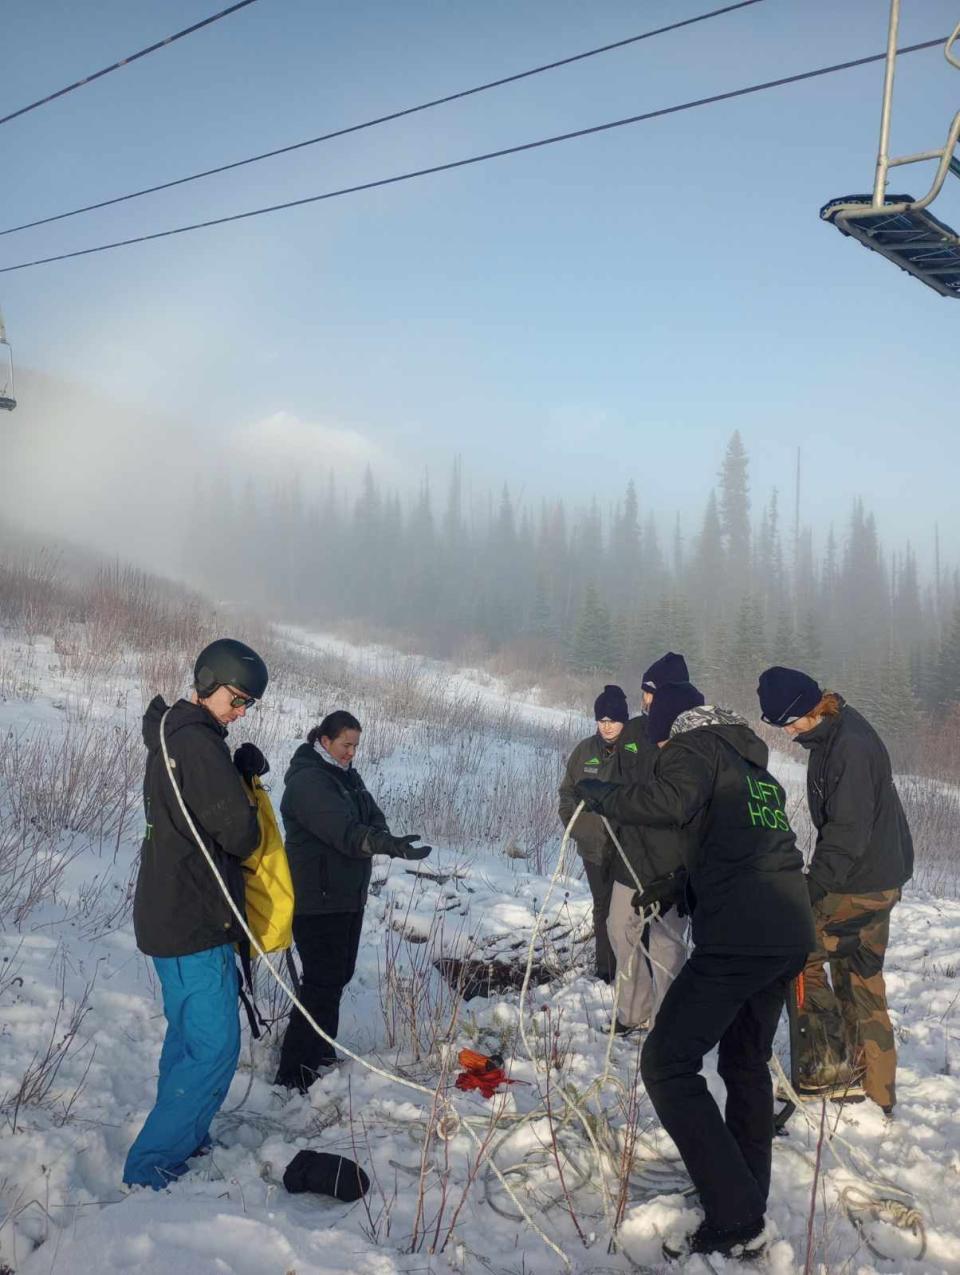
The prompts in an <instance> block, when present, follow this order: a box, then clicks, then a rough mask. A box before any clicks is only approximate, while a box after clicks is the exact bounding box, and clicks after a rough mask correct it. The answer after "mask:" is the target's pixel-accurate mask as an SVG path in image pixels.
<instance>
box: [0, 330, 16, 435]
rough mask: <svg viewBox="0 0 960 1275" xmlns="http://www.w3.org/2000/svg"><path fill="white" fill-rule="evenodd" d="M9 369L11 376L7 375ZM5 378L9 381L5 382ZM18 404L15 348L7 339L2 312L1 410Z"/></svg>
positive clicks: (0, 332) (12, 407) (0, 341)
mask: <svg viewBox="0 0 960 1275" xmlns="http://www.w3.org/2000/svg"><path fill="white" fill-rule="evenodd" d="M5 371H9V377H5ZM4 380H6V381H7V383H6V384H4ZM16 405H17V398H16V393H15V391H14V385H13V350H12V348H11V346H10V342H9V341H8V340H7V332H6V328H5V327H4V326H3V315H2V314H0V412H12V411H13V409H14V408H15V407H16Z"/></svg>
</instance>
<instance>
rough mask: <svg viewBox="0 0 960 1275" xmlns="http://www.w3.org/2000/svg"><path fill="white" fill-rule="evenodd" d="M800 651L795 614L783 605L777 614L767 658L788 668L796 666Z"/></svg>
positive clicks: (770, 661)
mask: <svg viewBox="0 0 960 1275" xmlns="http://www.w3.org/2000/svg"><path fill="white" fill-rule="evenodd" d="M798 651H799V646H798V642H797V636H796V633H795V632H794V628H793V616H792V615H791V614H790V611H789V609H788V608H787V607H781V608H780V611H779V613H778V615H777V625H776V629H775V631H774V635H773V642H772V643H771V644H770V648H769V652H768V655H767V659H768V661H769V663H770V664H783V665H786V667H787V668H796V666H797V664H798V662H799V659H800V656H799V653H798Z"/></svg>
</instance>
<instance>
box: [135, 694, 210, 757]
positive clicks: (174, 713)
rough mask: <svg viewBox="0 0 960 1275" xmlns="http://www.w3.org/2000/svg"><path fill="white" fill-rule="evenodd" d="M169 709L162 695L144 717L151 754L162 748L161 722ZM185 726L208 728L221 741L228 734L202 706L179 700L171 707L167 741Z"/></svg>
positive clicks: (149, 706) (144, 734)
mask: <svg viewBox="0 0 960 1275" xmlns="http://www.w3.org/2000/svg"><path fill="white" fill-rule="evenodd" d="M168 707H170V706H169V705H168V704H167V702H166V700H165V699H164V698H163V696H162V695H156V696H155V697H154V698H153V699H152V700H151V701H150V703H149V704H148V705H147V711H146V712H145V713H144V715H143V742H144V743H145V744H146V746H147V748H148V749H149V750H150V752H156V751H157V750H158V749H159V748H160V722H161V720H162V719H163V715H164V713H165V712H166V711H167V708H168ZM184 726H206V727H207V728H208V729H209V730H214V731H216V732H217V734H218V735H219V736H220V737H221V739H224V738H226V734H227V728H226V726H221V725H220V723H219V722H218V721H217V719H216V718H215V717H214V716H213V714H212V713H208V712H207V710H206V709H205V708H204V707H203V705H202V704H191V703H190V701H189V700H186V699H178V700H177V702H176V703H175V704H174V705H173V706H172V707H170V716H169V717H168V718H167V724H166V726H165V727H164V733H165V734H166V737H167V739H168V740H169V739H170V737H171V735H174V734H176V732H177V731H178V730H182V729H183V727H184Z"/></svg>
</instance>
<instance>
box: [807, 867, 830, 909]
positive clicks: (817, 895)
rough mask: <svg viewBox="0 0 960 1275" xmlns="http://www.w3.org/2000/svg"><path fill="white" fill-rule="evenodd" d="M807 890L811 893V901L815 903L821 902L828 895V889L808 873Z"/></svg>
mask: <svg viewBox="0 0 960 1275" xmlns="http://www.w3.org/2000/svg"><path fill="white" fill-rule="evenodd" d="M807 892H808V894H809V895H810V902H811V904H813V905H816V904H817V903H819V902H820V900H821V899H823V898H825V897H826V895H827V891H826V890H825V889H824V888H823V886H822V885H818V884H817V883H816V881H814V879H813V877H812V876H810V875H809V874H808V875H807Z"/></svg>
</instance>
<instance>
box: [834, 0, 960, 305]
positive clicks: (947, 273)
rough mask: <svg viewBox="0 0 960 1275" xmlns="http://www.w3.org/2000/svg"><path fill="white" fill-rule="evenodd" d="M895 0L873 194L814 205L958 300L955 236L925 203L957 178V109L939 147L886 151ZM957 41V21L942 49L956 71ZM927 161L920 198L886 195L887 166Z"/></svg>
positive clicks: (959, 62)
mask: <svg viewBox="0 0 960 1275" xmlns="http://www.w3.org/2000/svg"><path fill="white" fill-rule="evenodd" d="M900 2H901V0H890V22H889V28H888V33H887V63H886V72H885V75H884V81H883V108H882V112H881V117H880V146H879V150H878V153H877V167H876V177H875V180H874V185H873V194H872V195H847V196H845V197H844V198H842V199H832V200H831V201H830V202H829V203H828V204H824V206H823V207H822V208H821V209H820V216H821V217H822V218H823V220H824V221H828V222H831V223H832V224H833V225H834V226H836V227H837V229H838V230H839V231H841V232H842V233H843V234H845V235H849V236H850V238H852V239H857V240H859V242H860V243H862V244H863V245H864V246H865V247H867V248H870V249H871V250H872V251H873V252H879V253H880V254H881V255H882V256H884V257H886V258H888V260H890V261H892V262H894V264H895V265H898V266H899V267H900V269H901V270H906V271H907V273H908V274H912V275H913V276H914V277H915V278H917V279H919V280H920V281H921V282H922V283H925V284H926V285H927V287H929V288H933V290H934V291H935V292H939V293H940V295H941V296H944V297H957V298H960V234H958V233H957V232H956V231H955V230H953V229H952V228H951V227H950V226H948V225H947V224H946V223H945V222H942V221H941V220H940V219H939V218H938V217H934V215H933V214H932V213H931V212H930V211H929V206H930V204H932V203H933V201H934V200H935V199H936V197H937V196H938V195H939V194H940V191H941V190H942V189H943V184H944V182H945V181H946V179H947V175H948V174H950V173H952V174H953V175H954V176H955V177H958V178H960V160H958V159H957V158H956V157H955V156H954V151H955V150H956V148H957V141H958V139H960V111H958V112H957V113H956V115H955V116H954V117H953V123H952V124H951V125H950V130H949V132H948V133H947V140H946V142H945V143H944V145H943V146H942V147H941V148H940V149H939V150H932V151H920V152H918V153H917V154H916V155H898V156H893V157H891V155H890V121H891V117H892V114H893V74H894V67H895V64H896V60H897V33H898V29H899V26H900ZM958 42H960V22H958V23H957V25H956V27H955V28H954V30H953V33H952V35H951V36H950V38H949V39H948V40H947V43H946V47H945V48H944V55H945V57H946V59H947V61H948V62H949V63H950V65H951V66H953V67H956V68H957V70H960V55H958V52H957V45H958ZM932 160H936V161H937V171H936V174H935V175H934V179H933V183H932V184H931V186H930V189H929V190H928V191H927V193H926V194H925V195H924V196H923V197H922V198H920V199H914V198H913V196H912V195H888V194H887V193H886V189H887V178H888V175H889V171H890V169H891V168H899V167H901V166H903V165H904V164H918V163H923V162H924V161H932Z"/></svg>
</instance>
